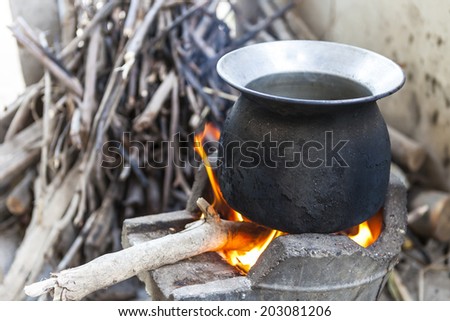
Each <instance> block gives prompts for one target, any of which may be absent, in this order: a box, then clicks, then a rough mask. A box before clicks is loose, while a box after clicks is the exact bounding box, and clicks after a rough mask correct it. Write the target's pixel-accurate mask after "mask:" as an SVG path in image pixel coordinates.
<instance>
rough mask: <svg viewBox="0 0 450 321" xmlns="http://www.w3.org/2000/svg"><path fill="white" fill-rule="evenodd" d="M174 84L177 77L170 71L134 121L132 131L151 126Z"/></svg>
mask: <svg viewBox="0 0 450 321" xmlns="http://www.w3.org/2000/svg"><path fill="white" fill-rule="evenodd" d="M176 82H177V77H176V75H175V72H173V71H171V72H170V73H169V74H168V75H167V77H166V79H164V81H163V82H162V83H161V85H160V86H159V87H158V89H157V90H156V92H155V94H154V95H153V96H152V99H151V100H150V102H149V103H148V105H147V107H145V110H144V111H143V112H142V114H141V115H139V117H138V118H136V120H135V121H134V124H133V129H134V130H136V131H138V132H139V131H143V130H145V129H147V128H149V127H150V126H151V125H152V123H153V121H154V120H155V118H156V117H157V116H158V114H159V112H160V110H161V108H162V106H163V104H164V102H165V101H166V100H167V99H168V98H169V94H170V92H171V91H172V88H173V86H174V85H175V84H176Z"/></svg>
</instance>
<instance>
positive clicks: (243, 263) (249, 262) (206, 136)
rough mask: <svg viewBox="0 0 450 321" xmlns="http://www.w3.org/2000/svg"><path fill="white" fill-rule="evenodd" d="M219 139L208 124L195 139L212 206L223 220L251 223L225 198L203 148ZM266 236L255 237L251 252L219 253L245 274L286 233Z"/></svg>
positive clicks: (215, 131)
mask: <svg viewBox="0 0 450 321" xmlns="http://www.w3.org/2000/svg"><path fill="white" fill-rule="evenodd" d="M219 137H220V131H219V129H218V128H217V127H215V126H214V125H213V124H211V123H208V124H206V125H205V129H204V130H203V132H202V133H200V134H197V135H195V138H194V149H195V151H196V152H197V153H198V154H199V155H200V157H201V158H202V160H203V163H204V164H205V168H206V172H207V173H208V177H209V180H210V182H211V187H212V190H213V193H214V201H213V203H212V206H213V207H214V208H215V209H216V210H217V211H218V212H219V213H220V215H221V216H222V218H223V219H227V220H230V221H237V222H243V221H247V222H249V221H250V220H248V219H247V218H245V217H244V216H242V214H241V213H239V212H238V211H235V210H234V209H233V208H231V207H230V206H229V205H228V203H227V201H226V200H225V198H224V197H223V195H222V191H221V190H220V187H219V183H218V181H217V177H216V175H215V173H214V171H213V169H212V167H211V164H210V162H209V159H208V155H207V153H206V151H205V150H204V148H203V145H204V143H205V142H206V141H218V140H219ZM264 234H266V235H258V236H255V239H256V240H257V241H258V242H256V243H257V244H256V245H255V247H254V248H253V249H251V250H250V251H239V250H233V251H221V252H219V254H220V255H221V256H222V257H223V258H224V259H225V260H226V261H227V262H228V263H229V264H231V265H233V266H236V267H238V268H239V269H241V270H242V271H244V272H248V271H249V270H250V268H251V267H252V266H253V265H254V264H255V263H256V261H257V260H258V258H259V256H260V255H261V253H262V252H264V250H265V249H266V248H267V246H268V245H269V244H270V242H272V240H273V239H275V238H276V237H278V236H280V235H283V234H284V233H283V232H280V231H276V230H270V229H268V230H267V232H266V233H264Z"/></svg>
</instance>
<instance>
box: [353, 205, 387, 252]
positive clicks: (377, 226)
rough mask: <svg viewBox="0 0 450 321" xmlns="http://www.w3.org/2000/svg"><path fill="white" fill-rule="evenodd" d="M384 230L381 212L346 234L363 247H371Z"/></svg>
mask: <svg viewBox="0 0 450 321" xmlns="http://www.w3.org/2000/svg"><path fill="white" fill-rule="evenodd" d="M382 229H383V212H382V210H380V211H378V212H377V213H376V214H375V215H374V216H372V217H371V218H369V219H368V220H367V221H365V222H362V223H361V224H359V225H357V226H355V227H352V228H350V229H349V230H348V231H347V233H346V234H347V236H348V237H349V238H350V239H352V240H353V241H355V242H356V243H358V244H359V245H361V246H362V247H369V246H370V245H372V244H373V243H375V241H376V240H377V239H378V237H379V236H380V234H381V230H382Z"/></svg>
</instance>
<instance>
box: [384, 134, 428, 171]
mask: <svg viewBox="0 0 450 321" xmlns="http://www.w3.org/2000/svg"><path fill="white" fill-rule="evenodd" d="M388 130H389V137H390V139H391V150H392V159H393V161H394V162H395V163H397V164H399V165H401V166H404V167H406V168H407V169H408V170H409V171H411V172H413V173H415V172H417V171H418V170H419V169H420V168H421V167H422V165H423V164H424V162H425V159H426V156H427V152H426V150H425V148H424V147H423V146H422V145H420V144H419V143H417V142H415V141H413V140H412V139H411V138H409V137H407V136H405V135H404V134H402V133H401V132H399V131H398V130H396V129H395V128H392V127H389V126H388Z"/></svg>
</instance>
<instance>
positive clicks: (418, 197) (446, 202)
mask: <svg viewBox="0 0 450 321" xmlns="http://www.w3.org/2000/svg"><path fill="white" fill-rule="evenodd" d="M408 207H409V208H410V209H411V211H412V212H410V214H409V215H408V225H409V227H410V228H411V229H412V230H413V231H414V232H416V233H417V234H418V235H421V236H424V237H433V238H435V239H438V240H440V241H443V242H448V241H449V240H450V194H448V193H446V192H441V191H434V190H420V189H415V190H413V191H412V192H411V193H410V196H409V199H408Z"/></svg>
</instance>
